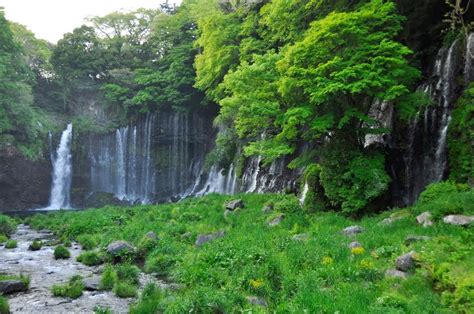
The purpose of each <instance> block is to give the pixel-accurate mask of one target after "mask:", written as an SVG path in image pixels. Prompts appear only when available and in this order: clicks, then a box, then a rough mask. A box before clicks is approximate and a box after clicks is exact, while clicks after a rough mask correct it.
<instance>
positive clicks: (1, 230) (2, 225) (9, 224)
mask: <svg viewBox="0 0 474 314" xmlns="http://www.w3.org/2000/svg"><path fill="white" fill-rule="evenodd" d="M16 225H17V223H16V222H15V220H14V219H12V218H10V217H8V216H5V215H1V214H0V234H3V235H6V236H10V235H11V234H12V233H13V232H14V231H15V228H16Z"/></svg>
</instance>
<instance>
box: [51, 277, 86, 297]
mask: <svg viewBox="0 0 474 314" xmlns="http://www.w3.org/2000/svg"><path fill="white" fill-rule="evenodd" d="M83 290H84V282H83V281H82V277H81V276H78V275H76V276H73V277H71V278H70V279H69V282H68V283H66V284H64V285H53V287H52V288H51V291H52V292H53V295H54V296H55V297H68V298H71V299H77V298H79V297H80V296H81V295H82V291H83Z"/></svg>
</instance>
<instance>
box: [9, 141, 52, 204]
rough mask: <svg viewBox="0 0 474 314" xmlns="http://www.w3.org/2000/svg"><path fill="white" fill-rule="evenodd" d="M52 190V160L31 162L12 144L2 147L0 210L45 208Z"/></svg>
mask: <svg viewBox="0 0 474 314" xmlns="http://www.w3.org/2000/svg"><path fill="white" fill-rule="evenodd" d="M50 189H51V163H50V161H49V160H42V161H31V160H28V159H26V158H25V157H24V156H23V155H22V154H21V152H20V151H18V150H17V149H16V148H15V147H13V146H11V145H5V146H3V147H0V211H10V210H24V209H31V208H41V207H44V206H46V205H47V204H48V200H49V193H50Z"/></svg>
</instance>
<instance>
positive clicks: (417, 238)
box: [405, 235, 431, 245]
mask: <svg viewBox="0 0 474 314" xmlns="http://www.w3.org/2000/svg"><path fill="white" fill-rule="evenodd" d="M428 240H431V237H428V236H417V235H409V236H407V237H406V238H405V245H410V244H413V243H415V242H419V241H428Z"/></svg>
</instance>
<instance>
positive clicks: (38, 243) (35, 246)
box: [28, 240, 43, 251]
mask: <svg viewBox="0 0 474 314" xmlns="http://www.w3.org/2000/svg"><path fill="white" fill-rule="evenodd" d="M42 247H43V243H42V242H41V241H38V240H34V241H33V242H31V244H30V246H29V247H28V250H30V251H39V250H41V248H42Z"/></svg>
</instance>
